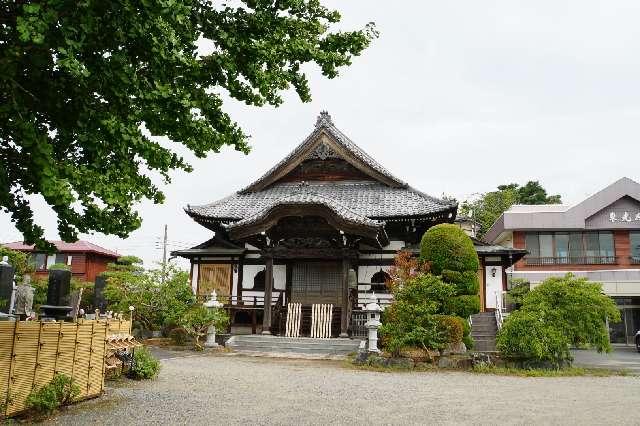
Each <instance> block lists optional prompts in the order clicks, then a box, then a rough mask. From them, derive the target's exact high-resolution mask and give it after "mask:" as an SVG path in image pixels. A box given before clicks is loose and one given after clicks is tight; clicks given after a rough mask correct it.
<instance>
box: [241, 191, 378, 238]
mask: <svg viewBox="0 0 640 426" xmlns="http://www.w3.org/2000/svg"><path fill="white" fill-rule="evenodd" d="M280 205H287V206H290V205H323V206H325V207H328V208H329V209H331V210H332V211H333V212H334V213H335V214H336V215H338V216H340V217H341V218H343V219H345V220H347V221H349V222H353V223H358V224H361V225H367V226H372V227H379V226H383V225H384V222H381V221H378V220H373V219H369V218H367V217H366V216H363V215H361V214H359V213H356V212H355V211H353V210H351V209H350V208H348V207H345V206H344V205H342V204H340V203H338V202H337V201H336V200H335V198H328V197H326V196H324V195H320V194H318V193H315V192H307V191H299V192H297V193H294V194H291V195H289V196H285V197H282V198H274V199H272V202H270V203H268V204H267V205H266V206H265V208H264V209H262V210H260V211H258V212H257V213H255V214H253V215H251V216H248V217H246V218H245V219H242V220H240V221H238V222H234V223H233V224H231V225H230V226H229V229H233V228H236V227H240V226H245V225H249V224H252V223H254V222H257V221H258V220H260V219H262V218H263V217H265V216H266V215H267V214H268V213H269V211H271V209H273V208H274V207H276V206H280Z"/></svg>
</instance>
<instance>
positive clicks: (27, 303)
mask: <svg viewBox="0 0 640 426" xmlns="http://www.w3.org/2000/svg"><path fill="white" fill-rule="evenodd" d="M34 291H35V289H34V288H33V287H31V277H30V276H29V275H25V276H24V277H23V278H22V284H20V285H18V286H16V293H15V305H14V310H15V314H16V315H18V316H19V317H20V319H21V320H23V321H24V320H25V319H26V318H27V317H28V316H31V313H32V312H33V292H34Z"/></svg>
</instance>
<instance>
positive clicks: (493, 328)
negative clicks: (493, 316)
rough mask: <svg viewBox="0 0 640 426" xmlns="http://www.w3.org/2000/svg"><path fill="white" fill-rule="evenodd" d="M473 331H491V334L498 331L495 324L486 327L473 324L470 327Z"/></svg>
mask: <svg viewBox="0 0 640 426" xmlns="http://www.w3.org/2000/svg"><path fill="white" fill-rule="evenodd" d="M472 330H473V331H492V332H494V333H495V332H497V331H498V326H497V325H496V324H486V325H484V324H483V325H476V324H474V325H473V327H472Z"/></svg>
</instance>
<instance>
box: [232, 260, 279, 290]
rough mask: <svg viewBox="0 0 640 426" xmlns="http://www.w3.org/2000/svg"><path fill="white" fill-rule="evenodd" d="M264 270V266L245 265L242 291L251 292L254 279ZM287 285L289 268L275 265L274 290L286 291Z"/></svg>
mask: <svg viewBox="0 0 640 426" xmlns="http://www.w3.org/2000/svg"><path fill="white" fill-rule="evenodd" d="M262 270H264V265H244V266H243V270H242V289H243V290H245V289H246V290H251V289H252V288H253V278H254V277H255V276H256V274H257V273H258V272H260V271H262ZM236 279H237V278H236ZM286 285H287V266H286V265H273V288H274V289H275V290H284V289H285V288H286ZM261 293H262V292H261Z"/></svg>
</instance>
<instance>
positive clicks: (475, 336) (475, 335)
mask: <svg viewBox="0 0 640 426" xmlns="http://www.w3.org/2000/svg"><path fill="white" fill-rule="evenodd" d="M471 337H473V339H474V340H475V339H494V340H495V338H496V333H471Z"/></svg>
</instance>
